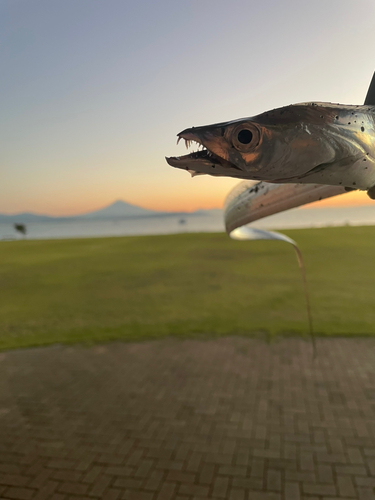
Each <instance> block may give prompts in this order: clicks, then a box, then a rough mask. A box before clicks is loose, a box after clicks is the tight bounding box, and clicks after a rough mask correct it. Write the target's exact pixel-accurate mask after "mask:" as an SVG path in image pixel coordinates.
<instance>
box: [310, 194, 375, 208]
mask: <svg viewBox="0 0 375 500" xmlns="http://www.w3.org/2000/svg"><path fill="white" fill-rule="evenodd" d="M361 205H373V206H374V207H375V200H371V198H369V197H368V196H367V193H366V191H351V192H349V193H344V194H340V195H338V196H332V198H327V199H326V200H321V201H315V202H314V203H309V204H307V205H304V206H303V207H302V208H319V207H321V208H323V207H356V206H361Z"/></svg>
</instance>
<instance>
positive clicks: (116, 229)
mask: <svg viewBox="0 0 375 500" xmlns="http://www.w3.org/2000/svg"><path fill="white" fill-rule="evenodd" d="M19 222H20V223H22V221H21V220H20V221H19ZM361 225H375V203H374V206H371V205H366V206H356V207H322V208H295V209H291V210H287V211H286V212H282V213H280V214H276V215H271V216H270V217H265V218H264V219H261V220H259V221H256V222H253V223H252V224H251V227H256V228H260V229H268V230H283V229H298V228H309V227H333V226H361ZM26 227H27V234H26V238H27V239H35V240H37V239H38V240H39V239H62V238H92V237H95V238H100V237H110V236H139V235H152V234H178V233H199V232H225V226H224V218H223V213H222V212H221V211H220V210H213V211H208V212H203V213H195V214H184V215H177V214H170V215H162V216H159V215H153V216H147V217H144V216H142V217H127V218H121V219H106V220H83V219H71V220H69V219H65V220H54V221H48V222H33V223H27V225H26ZM23 238H24V237H23V236H22V235H21V234H18V233H17V232H16V231H15V229H14V226H13V223H0V240H1V241H9V240H17V239H23Z"/></svg>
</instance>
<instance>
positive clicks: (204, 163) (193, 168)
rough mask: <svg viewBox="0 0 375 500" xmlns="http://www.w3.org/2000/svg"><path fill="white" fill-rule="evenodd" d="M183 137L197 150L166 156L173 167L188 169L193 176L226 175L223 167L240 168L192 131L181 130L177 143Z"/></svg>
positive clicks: (187, 145) (187, 144)
mask: <svg viewBox="0 0 375 500" xmlns="http://www.w3.org/2000/svg"><path fill="white" fill-rule="evenodd" d="M181 139H184V141H185V145H186V148H187V149H188V148H190V147H191V146H193V148H194V146H195V147H196V150H195V151H193V152H192V153H189V154H187V155H183V156H171V157H169V158H168V157H166V160H167V163H168V164H169V165H171V167H176V168H181V169H182V170H187V171H188V172H190V173H191V174H192V175H193V176H194V175H199V174H210V175H225V173H224V171H223V169H224V170H228V169H235V170H239V169H238V167H236V166H235V165H233V164H232V163H230V162H229V161H227V160H225V159H224V158H221V157H220V156H218V155H216V154H215V153H213V152H212V151H210V150H209V149H208V148H206V147H205V146H204V145H203V144H202V143H201V142H200V140H199V138H198V137H196V136H193V134H192V133H189V134H184V132H181V133H180V134H178V140H177V144H178V143H179V142H180V140H181ZM194 149H195V148H194ZM226 175H228V174H226Z"/></svg>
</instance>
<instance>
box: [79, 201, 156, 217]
mask: <svg viewBox="0 0 375 500" xmlns="http://www.w3.org/2000/svg"><path fill="white" fill-rule="evenodd" d="M160 213H162V212H157V211H156V210H147V209H146V208H142V207H138V206H137V205H131V204H130V203H127V202H126V201H122V200H117V201H115V202H114V203H112V205H109V206H108V207H104V208H101V209H100V210H95V211H94V212H89V213H87V214H83V215H76V216H75V218H80V219H116V218H120V217H139V216H142V215H143V216H147V215H157V214H160Z"/></svg>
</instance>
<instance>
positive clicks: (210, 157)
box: [166, 103, 350, 182]
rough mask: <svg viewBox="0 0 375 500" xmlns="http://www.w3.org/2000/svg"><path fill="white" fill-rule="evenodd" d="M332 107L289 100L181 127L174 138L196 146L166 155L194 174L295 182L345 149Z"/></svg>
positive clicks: (342, 155) (174, 163) (177, 164)
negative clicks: (239, 115) (267, 108)
mask: <svg viewBox="0 0 375 500" xmlns="http://www.w3.org/2000/svg"><path fill="white" fill-rule="evenodd" d="M336 113H337V112H336V111H335V109H334V108H333V107H332V108H331V107H329V106H326V105H324V104H321V105H318V104H316V103H308V104H300V105H291V106H286V107H284V108H279V109H276V110H273V111H269V112H266V113H263V114H261V115H258V116H256V117H252V118H244V119H240V120H234V121H230V122H224V123H217V124H214V125H208V126H203V127H192V128H189V129H186V130H183V131H182V132H180V133H179V134H178V138H179V140H180V139H184V140H185V142H186V145H187V147H189V146H191V145H192V144H194V143H195V144H197V145H198V151H196V152H193V153H191V154H188V155H184V156H180V157H171V158H166V160H167V162H168V163H169V164H170V165H171V166H173V167H177V168H181V169H185V170H189V171H190V172H195V173H199V174H202V173H205V174H209V175H219V176H223V175H224V176H229V177H238V178H244V179H253V180H264V181H269V182H288V181H290V182H293V181H295V182H297V179H298V178H299V177H303V176H304V175H306V174H308V173H309V172H311V171H312V170H313V169H315V168H317V167H318V168H319V166H321V165H327V164H331V163H334V162H336V161H340V160H342V158H343V157H344V156H345V155H346V154H347V153H348V152H347V151H346V150H345V147H346V148H348V147H349V148H350V144H347V143H346V142H345V140H344V141H343V143H344V146H343V144H341V143H340V139H341V137H340V131H339V129H338V125H337V123H335V122H337V114H336Z"/></svg>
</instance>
